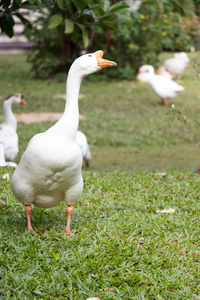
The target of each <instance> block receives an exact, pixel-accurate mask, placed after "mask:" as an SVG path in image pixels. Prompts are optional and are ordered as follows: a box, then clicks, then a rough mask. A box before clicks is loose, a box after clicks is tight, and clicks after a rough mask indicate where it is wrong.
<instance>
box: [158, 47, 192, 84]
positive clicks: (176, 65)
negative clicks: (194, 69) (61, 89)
mask: <svg viewBox="0 0 200 300" xmlns="http://www.w3.org/2000/svg"><path fill="white" fill-rule="evenodd" d="M188 63H189V58H188V56H187V54H186V53H185V52H180V53H175V54H174V57H172V58H169V59H166V60H165V62H164V64H163V66H164V68H165V69H166V71H168V72H169V73H170V74H172V75H173V77H179V78H180V77H181V76H182V74H183V71H184V70H185V68H186V67H187V65H188Z"/></svg>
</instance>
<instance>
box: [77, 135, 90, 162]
mask: <svg viewBox="0 0 200 300" xmlns="http://www.w3.org/2000/svg"><path fill="white" fill-rule="evenodd" d="M76 142H77V144H78V145H79V147H80V148H81V153H82V156H83V159H84V161H85V165H86V167H87V168H89V167H90V162H91V160H92V155H91V152H90V146H89V145H88V141H87V137H86V135H85V134H84V133H83V132H82V131H79V130H78V131H77V134H76Z"/></svg>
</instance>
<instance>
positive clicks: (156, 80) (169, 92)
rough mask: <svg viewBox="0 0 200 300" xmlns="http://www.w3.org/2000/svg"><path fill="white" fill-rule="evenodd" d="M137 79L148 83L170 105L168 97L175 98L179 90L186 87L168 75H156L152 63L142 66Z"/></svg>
mask: <svg viewBox="0 0 200 300" xmlns="http://www.w3.org/2000/svg"><path fill="white" fill-rule="evenodd" d="M137 79H138V80H141V81H143V82H146V83H148V84H149V85H150V86H151V88H152V89H153V90H154V91H155V93H156V94H157V95H158V96H159V97H160V98H161V99H163V101H164V103H165V105H166V106H169V102H168V98H174V97H176V95H177V92H180V91H184V87H183V86H181V85H179V84H178V83H176V82H175V81H173V80H171V79H170V78H167V77H166V76H162V75H156V74H155V72H154V68H153V67H152V66H150V65H144V66H142V67H140V69H139V72H138V75H137Z"/></svg>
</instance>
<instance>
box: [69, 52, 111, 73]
mask: <svg viewBox="0 0 200 300" xmlns="http://www.w3.org/2000/svg"><path fill="white" fill-rule="evenodd" d="M116 65H117V64H116V63H115V62H114V61H110V60H107V59H104V58H103V51H102V50H98V51H96V52H94V53H88V54H84V55H82V56H80V57H79V58H77V59H76V60H75V61H74V63H73V68H75V69H76V72H77V73H78V74H79V75H80V77H81V78H84V77H85V76H87V75H89V74H92V73H95V72H97V71H99V70H100V69H103V68H106V67H115V66H116Z"/></svg>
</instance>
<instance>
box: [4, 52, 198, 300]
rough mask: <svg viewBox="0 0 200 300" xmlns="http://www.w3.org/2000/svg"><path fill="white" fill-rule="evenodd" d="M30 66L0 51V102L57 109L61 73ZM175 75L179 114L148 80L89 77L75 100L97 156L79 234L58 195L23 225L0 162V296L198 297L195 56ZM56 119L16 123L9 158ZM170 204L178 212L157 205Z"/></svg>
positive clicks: (87, 174)
mask: <svg viewBox="0 0 200 300" xmlns="http://www.w3.org/2000/svg"><path fill="white" fill-rule="evenodd" d="M196 55H197V53H192V54H189V56H190V58H192V57H195V56H196ZM169 56H171V54H168V53H166V54H163V55H162V56H161V58H160V60H161V61H163V60H164V59H165V58H166V57H169ZM29 70H30V66H29V65H28V64H27V63H26V59H25V57H24V55H13V56H8V55H1V56H0V78H1V85H0V96H2V100H1V103H2V101H3V99H4V98H5V97H6V96H7V95H8V94H10V93H14V92H21V93H23V94H24V98H25V99H26V100H27V105H26V106H23V107H21V106H15V107H13V110H14V111H15V112H33V111H35V112H50V111H58V112H62V111H63V110H64V105H65V101H64V100H63V99H61V98H60V99H59V98H55V96H56V95H58V94H64V93H65V82H55V80H54V81H51V80H33V79H32V78H30V76H29ZM102 72H106V70H102ZM95 75H96V77H97V79H98V78H99V77H98V76H99V75H98V74H95ZM178 82H179V83H180V84H182V85H183V86H184V87H185V92H183V93H181V94H179V96H178V97H177V98H176V99H174V100H173V101H172V102H171V103H173V104H175V106H176V107H177V109H180V110H181V111H182V113H183V115H186V116H187V123H186V124H185V123H184V122H183V121H181V120H174V121H173V122H171V121H170V119H169V115H168V114H167V112H169V111H170V109H169V108H166V107H164V106H162V105H160V104H159V102H160V99H159V98H158V97H157V95H155V94H154V92H153V91H152V90H151V89H150V87H149V86H148V85H145V84H144V83H139V82H136V81H132V82H128V81H123V82H113V81H111V82H108V81H106V82H105V81H103V82H102V81H100V78H99V81H98V80H96V81H94V80H86V79H85V80H84V82H83V84H82V87H81V94H83V95H84V97H83V98H81V99H80V101H79V104H80V105H79V107H80V113H81V114H84V115H86V116H87V119H86V120H81V121H80V127H79V129H80V130H82V131H83V132H85V133H86V135H87V137H88V141H89V143H90V145H91V152H92V156H93V160H92V164H91V169H90V170H85V169H84V170H83V178H84V191H83V194H82V196H81V198H80V200H79V202H78V203H77V204H76V205H75V206H74V211H73V215H72V221H71V230H72V232H73V233H74V234H75V236H74V237H71V236H68V235H67V234H63V232H62V230H63V229H64V227H65V225H66V214H65V204H64V203H61V204H60V205H58V206H56V207H54V208H52V209H40V208H37V207H33V212H32V225H33V227H34V229H35V231H36V232H37V233H38V234H39V236H37V237H35V236H33V235H32V234H30V233H27V231H26V227H27V223H26V217H25V213H24V207H23V205H22V204H21V203H19V202H18V201H17V200H16V199H15V197H14V196H13V194H12V191H11V188H10V179H11V176H12V173H13V169H12V168H10V169H9V168H6V167H5V168H0V178H1V183H0V195H1V197H0V200H1V201H0V211H1V217H0V227H1V231H0V235H1V239H0V249H1V251H0V266H1V268H0V278H1V281H0V295H1V296H0V298H1V299H17V300H18V299H31V300H32V299H33V300H35V299H36V300H37V299H39V300H42V299H50V300H54V299H70V300H86V299H87V298H89V297H99V298H100V299H101V300H102V299H105V300H107V299H111V300H113V299H117V300H120V299H123V300H132V299H135V300H143V299H144V300H147V299H148V300H150V299H155V300H162V299H166V300H168V299H170V300H172V299H173V300H177V299H178V300H179V299H180V300H182V299H190V300H191V299H192V300H193V299H200V266H199V259H200V238H199V237H200V229H199V228H200V227H199V218H200V197H199V186H200V176H199V175H198V174H197V173H195V172H194V170H195V169H196V168H197V167H198V166H200V155H199V151H200V149H199V139H200V135H199V133H200V127H199V125H197V124H196V123H195V122H194V120H197V121H199V115H200V82H199V80H198V78H197V77H196V74H195V71H194V69H193V68H192V66H191V64H190V65H189V67H188V68H187V69H186V70H185V73H184V76H183V78H182V79H180V80H178ZM0 115H2V105H1V106H0ZM53 124H54V122H41V123H35V124H30V125H27V124H24V123H18V134H19V148H20V151H19V155H18V157H17V158H16V162H18V161H19V159H20V157H21V155H22V153H23V151H24V150H25V148H26V146H27V143H28V141H29V140H30V138H31V137H32V136H33V135H34V134H36V133H38V132H41V131H44V130H46V129H47V128H49V127H50V126H52V125H53ZM52 142H53V141H52ZM160 171H162V172H163V171H165V172H166V174H162V175H161V174H160V173H158V172H160ZM5 173H8V174H9V178H8V179H6V178H5V179H3V175H4V174H5ZM169 208H174V209H175V211H174V212H173V213H168V214H164V213H162V212H160V211H161V210H163V209H169ZM157 211H158V212H157Z"/></svg>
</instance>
